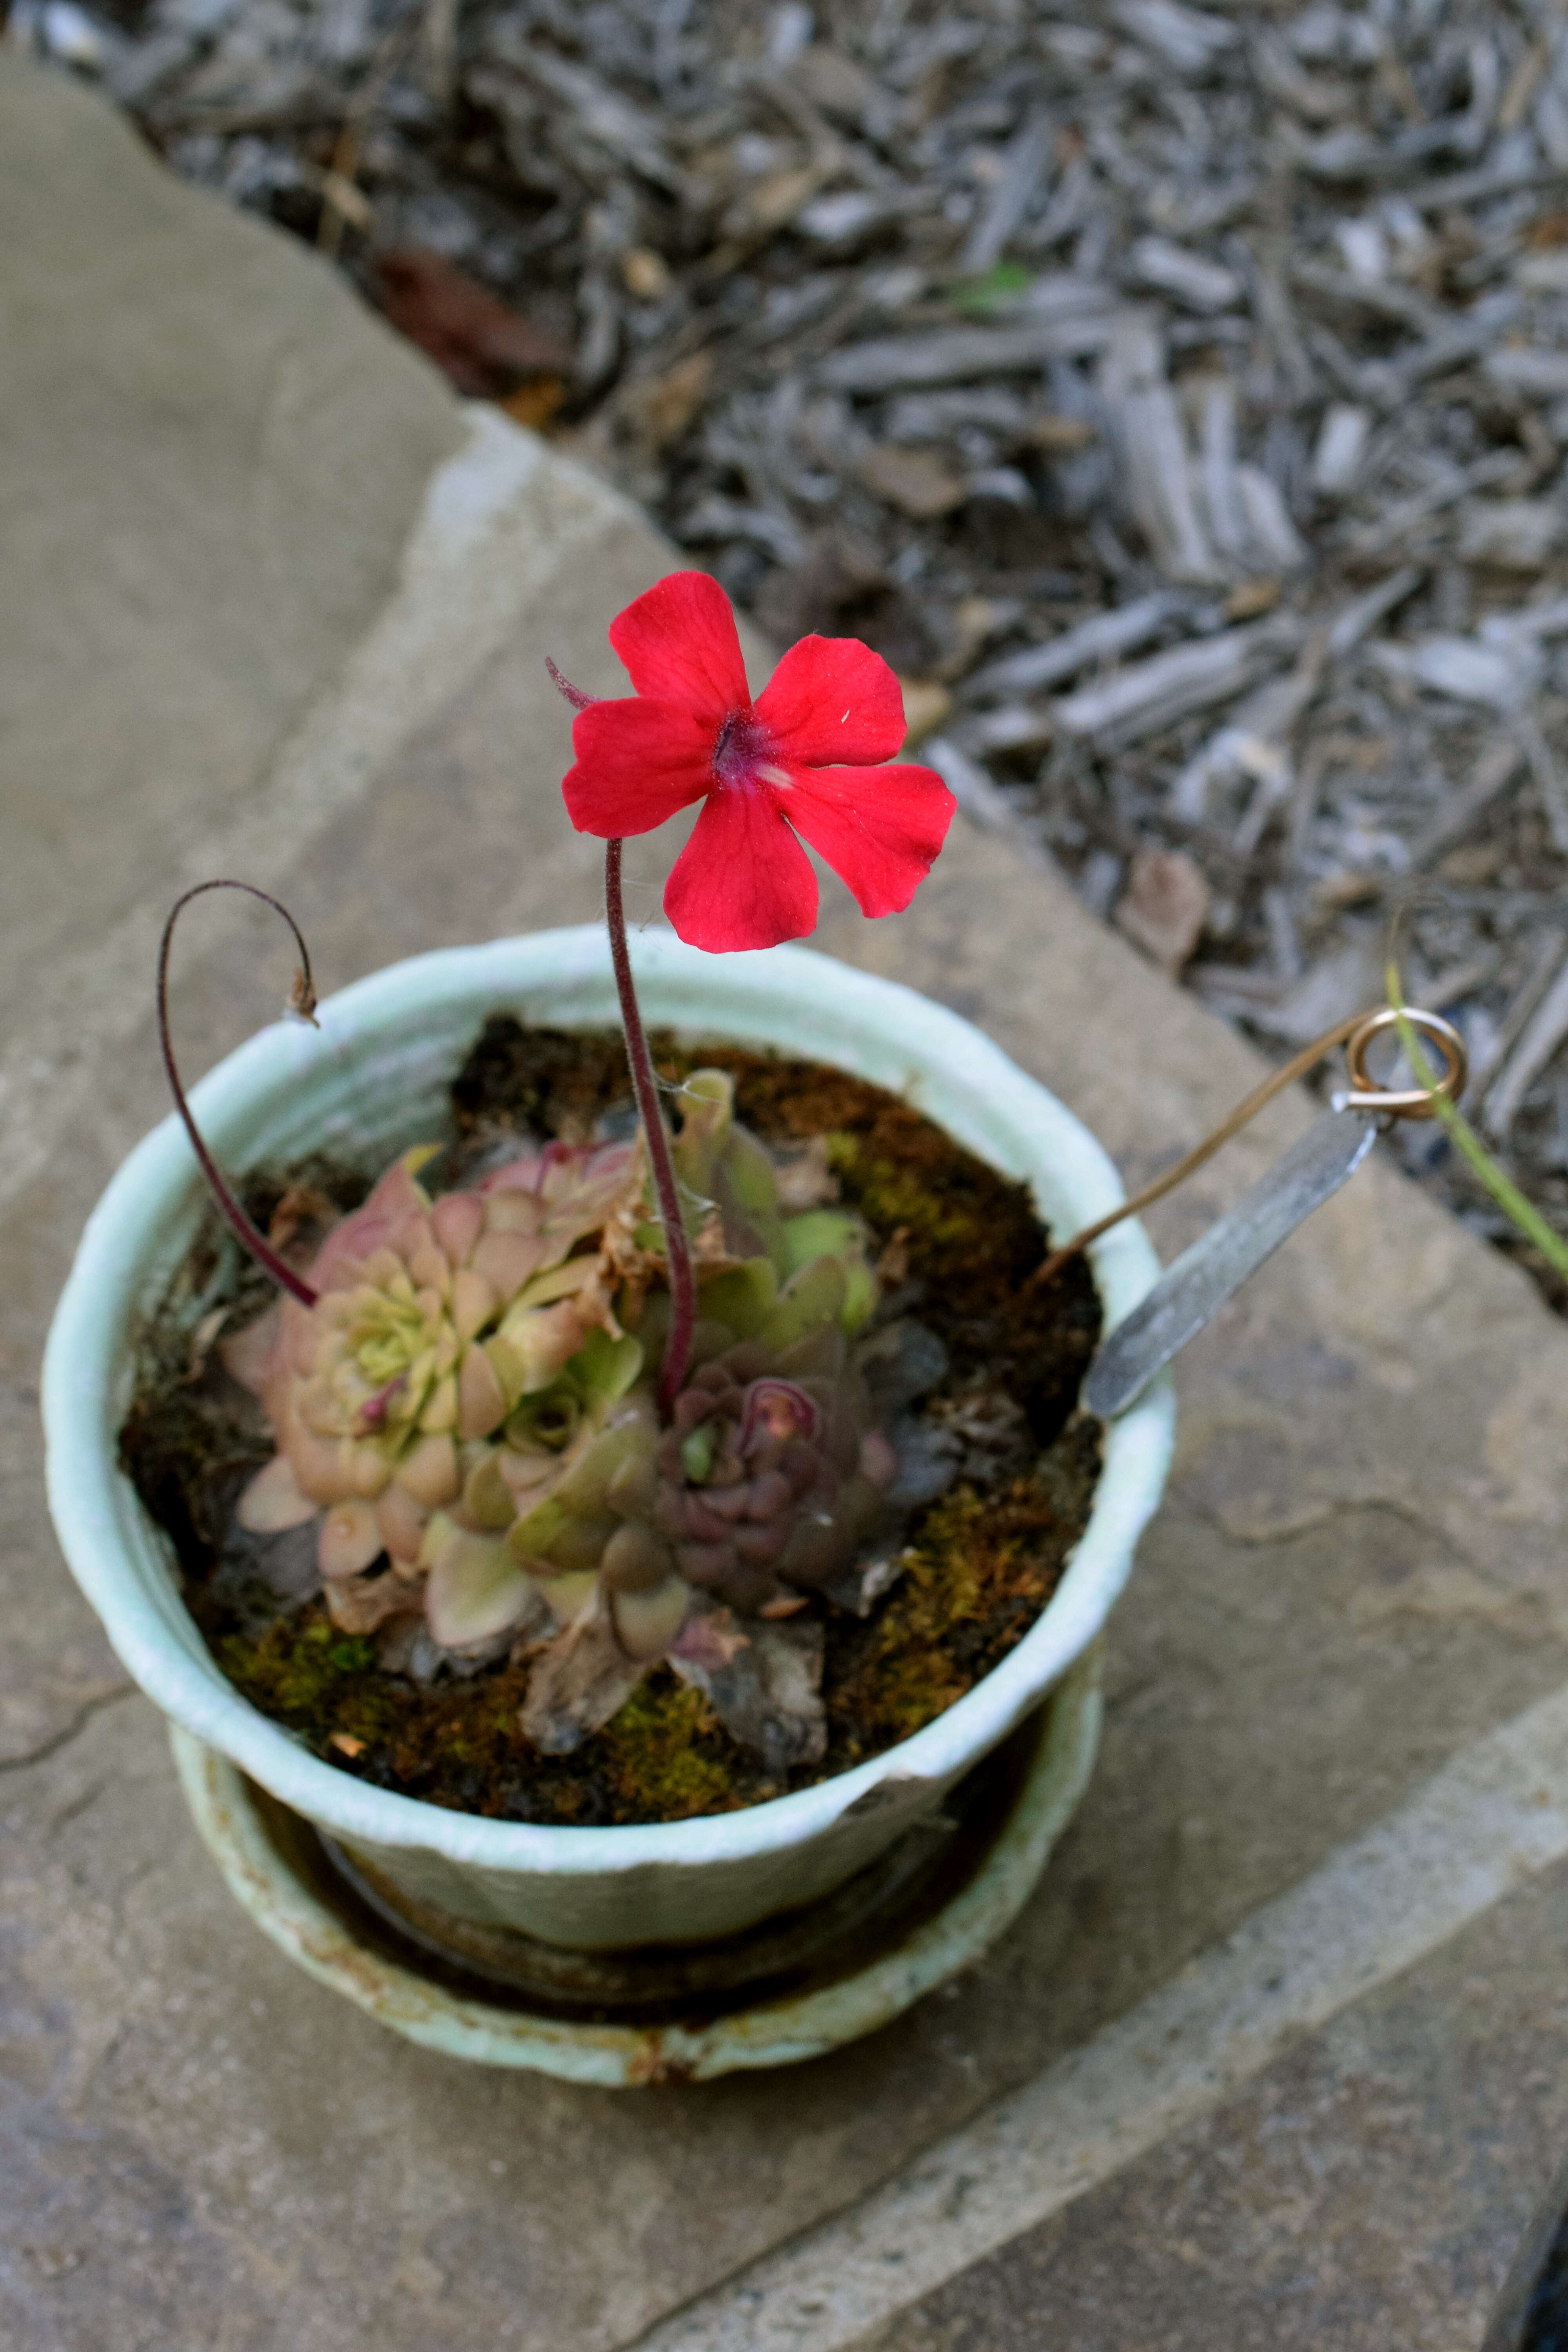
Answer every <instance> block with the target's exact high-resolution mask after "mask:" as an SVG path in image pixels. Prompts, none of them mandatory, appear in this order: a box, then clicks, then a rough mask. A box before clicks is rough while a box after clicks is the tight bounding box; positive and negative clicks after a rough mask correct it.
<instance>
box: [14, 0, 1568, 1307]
mask: <svg viewBox="0 0 1568 2352" xmlns="http://www.w3.org/2000/svg"><path fill="white" fill-rule="evenodd" d="M5 37H6V39H7V41H8V42H9V43H10V44H11V46H13V47H20V48H23V49H31V50H33V51H35V52H37V53H39V54H41V55H44V56H47V57H52V58H54V59H55V60H56V62H58V64H59V65H60V66H61V67H62V68H66V69H68V70H71V71H74V72H77V73H80V74H85V75H87V76H89V77H92V78H96V79H100V80H101V81H102V83H103V84H104V85H105V86H106V87H107V89H109V91H110V93H111V94H112V95H113V96H114V97H115V98H116V99H117V100H119V102H120V103H121V105H122V106H123V107H124V108H125V109H126V110H128V111H129V112H130V113H131V114H132V116H133V118H134V119H135V121H137V123H138V125H139V127H140V128H141V130H142V132H143V134H144V135H145V136H146V137H147V138H148V139H149V140H150V141H151V142H152V143H153V146H154V147H155V148H157V150H158V151H159V152H161V153H163V155H164V156H165V157H166V159H167V160H168V162H169V163H170V164H171V165H172V167H173V168H174V170H175V171H177V172H179V173H182V174H183V175H184V177H186V178H187V179H190V180H192V181H194V182H196V183H197V184H202V185H205V186H207V187H210V188H213V189H215V190H217V191H219V192H221V193H223V194H226V195H227V196H228V197H229V198H230V199H231V200H232V201H234V202H235V203H237V204H239V205H246V206H247V207H250V208H252V209H254V210H257V211H259V212H261V213H263V214H265V215H268V216H269V217H270V218H272V219H273V220H275V221H277V222H279V223H280V224H281V225H282V226H285V227H286V228H288V229H290V230H292V231H293V232H294V233H295V234H297V235H299V236H301V237H303V238H305V239H306V240H308V241H310V242H312V243H314V244H316V245H318V246H320V247H321V248H323V249H324V250H325V251H327V252H329V253H331V255H333V256H334V257H336V259H337V261H338V262H339V264H340V266H341V267H342V268H343V269H344V270H345V271H346V272H347V273H348V274H349V275H350V277H351V278H353V280H354V281H355V283H356V284H357V285H359V287H360V288H361V289H363V292H364V293H365V295H366V297H367V299H371V300H373V301H375V302H377V303H379V304H381V305H382V306H383V307H384V308H386V309H387V310H389V312H390V314H391V315H392V316H393V317H394V318H395V320H397V323H398V324H399V325H400V326H401V327H402V328H403V329H404V331H406V332H408V333H409V334H411V335H412V336H413V337H414V338H415V340H416V341H420V342H421V343H422V344H423V345H424V347H425V348H426V350H428V351H430V352H432V353H433V355H434V356H435V357H436V358H437V362H439V363H441V364H444V365H446V366H447V369H448V372H449V373H450V374H451V375H452V377H453V379H454V381H455V382H456V383H458V385H459V387H460V388H461V389H463V390H464V391H466V392H468V393H475V392H480V393H484V394H488V395H489V396H491V397H497V398H500V399H501V400H503V401H504V402H505V404H506V405H507V406H508V407H509V408H510V411H511V413H512V414H513V415H517V416H519V417H520V418H521V420H522V421H524V422H526V423H531V424H536V425H546V426H549V427H550V428H551V429H552V431H553V432H554V433H555V435H556V436H557V437H558V438H559V439H560V440H561V441H562V442H563V443H564V444H565V445H566V446H571V447H573V448H574V450H575V451H576V452H577V453H578V454H580V455H581V456H583V457H586V458H588V459H589V460H591V461H592V462H595V463H596V464H597V465H598V466H600V467H602V468H604V469H605V471H606V472H608V473H609V474H610V475H611V476H613V477H614V478H616V480H617V481H618V482H619V483H621V484H622V485H623V486H624V487H625V488H627V489H629V490H630V491H632V492H633V493H634V494H635V495H636V496H637V497H638V498H639V499H642V500H643V501H644V502H645V503H646V504H647V507H648V508H649V509H650V510H651V511H652V512H653V514H654V515H655V517H656V518H657V520H658V522H659V523H660V525H661V526H662V527H663V528H664V530H667V531H668V533H669V535H670V536H671V538H672V539H673V540H674V541H676V542H677V543H678V544H679V546H681V547H682V548H683V549H686V550H687V551H689V553H690V554H691V556H692V558H693V560H694V561H695V562H699V563H700V564H703V565H705V566H707V567H708V568H710V570H712V571H713V572H715V573H717V575H718V576H719V578H720V579H721V581H722V582H723V583H724V585H725V587H726V588H727V589H728V590H729V591H730V592H731V594H732V595H733V596H735V597H736V599H737V600H738V601H739V602H740V603H741V604H743V605H744V606H746V607H747V608H748V609H749V610H750V611H751V612H752V614H754V615H755V617H756V618H757V620H758V621H759V622H760V623H761V624H762V625H763V628H764V629H765V630H767V631H769V632H771V633H772V634H773V635H775V636H776V637H778V638H780V639H787V638H789V637H792V636H794V635H799V634H801V633H803V632H805V631H807V630H812V629H821V630H825V631H828V632H837V633H840V634H845V633H847V634H853V635H859V636H862V637H864V638H865V639H866V640H867V641H868V643H870V644H871V645H873V646H876V647H877V649H878V650H879V651H880V652H881V653H883V654H884V655H885V656H887V658H888V659H889V661H890V662H891V663H892V665H893V667H895V668H896V669H897V670H898V672H899V673H900V677H901V678H902V679H903V681H904V683H905V687H906V694H907V698H908V705H909V708H910V713H911V717H912V719H914V721H915V726H914V730H912V731H913V732H916V733H918V734H919V735H920V737H921V740H922V743H923V749H922V751H921V757H923V758H925V759H926V760H928V761H930V762H931V764H932V765H933V766H935V767H937V768H938V769H940V771H941V772H942V775H943V776H944V777H945V778H946V780H947V782H949V784H950V785H951V786H952V790H953V792H954V793H955V794H956V795H957V797H958V799H959V801H960V803H961V805H962V806H963V810H964V812H965V814H966V816H967V817H968V818H969V819H970V820H971V821H973V822H974V823H976V824H980V825H983V826H986V827H988V828H990V829H992V830H994V831H996V832H998V833H999V834H1000V835H1002V836H1003V837H1004V838H1005V839H1006V840H1007V841H1008V842H1009V844H1010V845H1012V847H1013V848H1014V850H1015V852H1016V855H1017V856H1018V857H1019V859H1020V862H1021V863H1023V864H1025V865H1028V864H1029V863H1032V862H1033V863H1037V862H1040V861H1042V860H1044V859H1047V858H1049V859H1050V860H1053V861H1054V862H1055V863H1056V864H1057V865H1058V866H1060V867H1061V868H1062V869H1064V870H1065V871H1066V873H1067V874H1068V876H1069V877H1070V878H1071V879H1072V881H1073V883H1074V884H1075V886H1076V887H1077V888H1078V889H1079V893H1080V894H1081V895H1082V897H1083V898H1084V899H1085V900H1086V901H1087V903H1088V904H1089V906H1090V907H1091V908H1093V909H1094V910H1095V911H1096V912H1097V913H1100V914H1101V915H1103V916H1105V917H1107V918H1108V919H1115V920H1116V921H1117V922H1118V923H1119V925H1120V927H1121V929H1122V931H1123V932H1124V933H1125V934H1126V935H1127V936H1129V937H1131V939H1133V940H1135V941H1136V942H1137V943H1138V944H1139V945H1140V946H1141V948H1142V950H1143V951H1144V952H1146V953H1148V954H1150V955H1151V956H1152V958H1153V959H1154V960H1155V961H1157V962H1159V963H1161V964H1162V965H1163V967H1164V968H1165V969H1167V970H1169V971H1173V972H1175V973H1177V974H1179V976H1180V978H1181V980H1182V982H1183V984H1184V985H1185V986H1187V987H1188V988H1190V989H1192V990H1193V991H1194V992H1195V993H1197V994H1198V995H1199V996H1200V997H1201V998H1202V1000H1203V1001H1204V1002H1205V1003H1206V1004H1207V1005H1209V1006H1210V1007H1211V1008H1212V1009H1213V1010H1214V1011H1215V1012H1216V1013H1220V1014H1222V1015H1223V1016H1224V1017H1226V1018H1227V1019H1229V1020H1230V1021H1232V1022H1234V1023H1235V1024H1237V1026H1238V1027H1240V1028H1241V1029H1242V1030H1244V1031H1245V1032H1246V1033H1247V1034H1248V1035H1249V1036H1250V1037H1251V1038H1252V1039H1253V1040H1254V1041H1255V1042H1257V1043H1258V1044H1259V1045H1262V1046H1263V1048H1264V1049H1265V1050H1266V1051H1270V1052H1274V1053H1277V1054H1283V1053H1284V1052H1286V1051H1288V1050H1289V1049H1290V1048H1292V1047H1294V1046H1296V1045H1300V1043H1302V1042H1303V1041H1304V1040H1305V1039H1306V1038H1308V1037H1309V1036H1310V1035H1311V1034H1314V1033H1315V1031H1316V1030H1317V1029H1319V1028H1321V1027H1323V1026H1326V1025H1327V1024H1329V1023H1330V1022H1331V1021H1332V1020H1334V1019H1336V1018H1337V1017H1339V1016H1340V1015H1341V1014H1342V1013H1346V1012H1349V1011H1352V1010H1353V1009H1354V1007H1355V1005H1356V1004H1357V1003H1359V1002H1363V1001H1365V1002H1368V1003H1370V1002H1373V1001H1374V1000H1375V999H1376V998H1377V997H1378V995H1379V994H1380V990H1381V982H1380V967H1381V962H1382V958H1383V954H1384V943H1385V940H1386V936H1387V929H1388V923H1389V918H1390V915H1391V912H1392V911H1393V909H1394V908H1395V907H1397V906H1400V905H1401V904H1407V914H1406V919H1405V931H1404V937H1405V952H1406V957H1407V970H1406V989H1407V993H1408V995H1409V997H1410V998H1411V1000H1412V1001H1413V1002H1419V1003H1426V1004H1427V1005H1430V1006H1431V1007H1433V1009H1435V1010H1440V1011H1443V1012H1445V1013H1447V1015H1448V1017H1449V1018H1450V1019H1451V1020H1453V1021H1455V1022H1456V1023H1457V1024H1458V1026H1459V1027H1460V1029H1461V1030H1462V1031H1463V1033H1464V1034H1465V1037H1466V1040H1467V1043H1468V1047H1469V1051H1470V1056H1471V1062H1472V1076H1471V1080H1470V1089H1469V1105H1470V1108H1472V1110H1474V1111H1476V1112H1477V1113H1478V1114H1479V1117H1480V1118H1481V1121H1482V1124H1483V1126H1484V1127H1485V1129H1487V1131H1488V1133H1489V1137H1490V1138H1491V1139H1492V1140H1493V1141H1494V1142H1495V1144H1496V1145H1497V1146H1498V1148H1499V1150H1500V1151H1501V1153H1502V1155H1503V1157H1504V1160H1505V1161H1506V1163H1507V1165H1508V1166H1509V1168H1510V1172H1511V1173H1512V1174H1513V1175H1514V1176H1515V1178H1516V1179H1517V1181H1519V1182H1520V1183H1521V1185H1522V1187H1523V1189H1524V1190H1525V1191H1526V1192H1527V1193H1528V1194H1529V1195H1530V1197H1531V1199H1532V1200H1533V1201H1534V1202H1536V1203H1537V1205H1538V1206H1539V1207H1541V1208H1542V1211H1543V1212H1544V1213H1546V1215H1547V1216H1548V1218H1549V1219H1551V1220H1552V1222H1554V1223H1556V1224H1557V1225H1558V1226H1559V1227H1560V1228H1563V1229H1568V1051H1565V1050H1564V1047H1565V1044H1568V981H1565V980H1564V977H1563V951H1564V918H1565V916H1568V766H1565V762H1568V504H1565V501H1564V476H1563V458H1564V451H1565V449H1568V23H1565V21H1564V19H1563V16H1561V15H1559V13H1558V12H1557V10H1556V8H1555V7H1554V6H1552V5H1548V0H1510V5H1506V6H1502V7H1493V6H1487V5H1480V0H1373V5H1370V6H1366V7H1354V6H1342V5H1336V0H1308V5H1301V6H1296V5H1284V6H1275V7H1269V8H1267V9H1259V8H1254V7H1243V6H1241V5H1239V0H1207V5H1203V6H1194V5H1186V0H1104V5H1093V6H1089V7H1077V8H1074V9H1072V10H1070V11H1069V10H1068V9H1067V8H1065V7H1060V6H1049V5H1031V0H970V5H967V6H966V7H965V9H964V10H963V12H962V14H958V13H954V12H953V11H952V10H950V9H948V8H945V7H943V6H942V5H938V0H821V5H816V6H807V5H802V0H784V5H773V6H769V7H765V8H764V7H758V6H755V5H742V0H589V5H572V6H567V5H564V0H460V5H459V0H417V5H400V0H243V5H241V0H151V5H139V4H138V0H105V5H102V6H100V7H98V8H96V9H94V8H87V7H82V6H78V5H75V0H11V5H10V9H9V15H8V17H7V20H6V30H5ZM1385 1148H1387V1149H1389V1150H1394V1151H1395V1152H1396V1153H1397V1154H1399V1156H1400V1157H1401V1158H1402V1160H1403V1161H1404V1163H1405V1166H1406V1167H1407V1168H1408V1170H1409V1171H1410V1172H1411V1173H1412V1174H1413V1175H1415V1177H1417V1178H1418V1179H1419V1180H1420V1181H1423V1182H1424V1183H1425V1184H1426V1185H1427V1186H1429V1187H1431V1188H1433V1189H1435V1190H1436V1192H1438V1193H1439V1195H1440V1196H1441V1197H1443V1198H1444V1199H1446V1200H1447V1202H1448V1203H1449V1204H1450V1205H1451V1206H1452V1207H1453V1208H1455V1209H1456V1210H1457V1211H1458V1213H1459V1215H1460V1216H1461V1217H1463V1218H1464V1219H1465V1221H1466V1222H1467V1223H1468V1224H1470V1225H1471V1226H1472V1227H1473V1228H1474V1229H1475V1230H1477V1231H1478V1232H1479V1233H1481V1234H1487V1235H1488V1236H1489V1237H1491V1238H1493V1239H1495V1240H1498V1241H1500V1242H1502V1243H1504V1244H1506V1245H1508V1246H1510V1247H1511V1248H1513V1249H1514V1250H1515V1252H1516V1254H1520V1255H1523V1256H1524V1257H1525V1258H1526V1262H1527V1263H1528V1262H1530V1260H1529V1253H1528V1252H1527V1251H1521V1248H1520V1245H1519V1244H1518V1243H1517V1241H1515V1240H1514V1239H1513V1237H1512V1234H1511V1228H1506V1229H1505V1226H1504V1223H1503V1221H1502V1220H1501V1218H1500V1214H1499V1213H1498V1212H1497V1211H1496V1209H1495V1208H1494V1206H1493V1204H1492V1203H1491V1202H1489V1200H1488V1199H1487V1198H1486V1197H1485V1196H1484V1195H1483V1194H1482V1193H1481V1192H1479V1190H1478V1189H1477V1187H1476V1185H1475V1183H1474V1181H1473V1180H1472V1179H1471V1178H1470V1177H1469V1175H1468V1171H1466V1169H1465V1168H1464V1166H1463V1165H1462V1163H1460V1162H1459V1161H1458V1160H1457V1159H1456V1158H1455V1157H1454V1155H1453V1154H1452V1152H1451V1151H1450V1149H1449V1146H1448V1144H1447V1140H1446V1139H1445V1138H1444V1137H1443V1135H1442V1133H1441V1131H1440V1130H1439V1129H1436V1128H1435V1127H1415V1126H1409V1125H1406V1126H1405V1127H1404V1128H1402V1129H1400V1130H1399V1131H1398V1132H1397V1133H1396V1135H1395V1136H1394V1138H1393V1139H1392V1140H1391V1141H1390V1143H1389V1144H1388V1145H1387V1146H1386V1147H1385ZM1533 1270H1534V1271H1535V1272H1536V1273H1537V1274H1538V1276H1540V1277H1541V1278H1542V1281H1543V1285H1544V1286H1545V1287H1546V1288H1547V1290H1548V1295H1552V1283H1551V1280H1550V1278H1549V1277H1548V1276H1547V1275H1546V1273H1545V1270H1544V1269H1543V1268H1542V1267H1541V1266H1539V1265H1536V1266H1535V1267H1534V1269H1533ZM1554 1303H1557V1304H1558V1305H1560V1306H1561V1305H1563V1304H1564V1303H1565V1302H1564V1300H1563V1299H1562V1298H1560V1297H1559V1298H1557V1299H1555V1301H1554Z"/></svg>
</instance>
